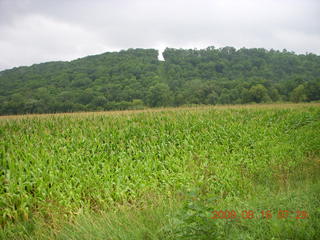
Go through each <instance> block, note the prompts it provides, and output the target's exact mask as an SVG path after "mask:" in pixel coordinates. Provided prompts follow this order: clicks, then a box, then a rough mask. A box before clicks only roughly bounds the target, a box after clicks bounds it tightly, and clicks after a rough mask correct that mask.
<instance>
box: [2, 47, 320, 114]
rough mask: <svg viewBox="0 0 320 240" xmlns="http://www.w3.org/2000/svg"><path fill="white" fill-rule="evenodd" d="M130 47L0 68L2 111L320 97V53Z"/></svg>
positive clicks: (315, 98)
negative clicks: (161, 51) (159, 56)
mask: <svg viewBox="0 0 320 240" xmlns="http://www.w3.org/2000/svg"><path fill="white" fill-rule="evenodd" d="M163 57H164V60H165V61H159V60H158V51H157V50H155V49H128V50H122V51H119V52H107V53H104V54H100V55H95V56H88V57H84V58H80V59H77V60H73V61H70V62H48V63H42V64H36V65H32V66H30V67H18V68H13V69H10V70H5V71H2V72H0V114H1V115H6V114H22V113H55V112H72V111H95V110H122V109H140V108H144V107H161V106H181V105H186V104H187V105H189V104H245V103H268V102H279V101H291V102H309V101H317V100H320V56H318V55H315V54H311V53H309V54H300V55H298V54H295V53H294V52H288V51H286V50H283V51H276V50H266V49H263V48H253V49H247V48H241V49H238V50H237V49H235V48H233V47H224V48H218V49H217V48H215V47H208V48H206V49H200V50H198V49H174V48H166V49H165V51H164V52H163Z"/></svg>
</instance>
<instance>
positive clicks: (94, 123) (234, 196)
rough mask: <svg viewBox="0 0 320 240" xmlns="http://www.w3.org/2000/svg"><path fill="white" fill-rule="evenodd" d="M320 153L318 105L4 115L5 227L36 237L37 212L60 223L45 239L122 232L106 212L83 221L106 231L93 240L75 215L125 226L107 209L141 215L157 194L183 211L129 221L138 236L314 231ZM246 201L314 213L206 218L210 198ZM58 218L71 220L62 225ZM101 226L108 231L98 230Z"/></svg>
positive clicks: (0, 179) (7, 232)
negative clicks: (269, 217)
mask: <svg viewBox="0 0 320 240" xmlns="http://www.w3.org/2000/svg"><path fill="white" fill-rule="evenodd" d="M319 156H320V105H319V104H313V105H312V104H296V105H295V104H292V105H290V104H289V105H265V106H264V105H253V106H242V107H241V106H233V107H202V108H178V109H158V110H156V111H151V110H150V111H137V112H135V111H132V112H112V113H83V114H81V113H78V114H77V113H75V114H58V115H38V116H37V115H35V116H17V117H1V118H0V171H1V172H0V194H1V195H0V225H1V229H2V230H1V229H0V231H1V234H0V237H2V238H8V237H9V236H10V237H11V238H17V239H20V238H21V239H26V238H31V239H34V238H35V236H38V237H39V236H40V232H39V231H42V230H39V229H40V228H38V227H37V224H40V223H39V222H40V220H41V226H43V224H46V226H47V227H48V229H54V233H51V234H53V235H50V238H53V236H54V237H56V238H57V239H102V237H104V239H125V237H123V236H124V235H121V234H120V233H119V234H118V233H117V234H118V235H114V234H116V233H115V232H112V230H109V232H108V231H106V230H105V229H107V227H106V226H103V224H102V225H101V221H100V222H98V223H96V224H93V223H92V225H90V224H91V223H90V224H89V223H87V225H88V226H90V227H88V229H91V230H92V229H95V233H99V234H101V235H97V236H95V237H96V238H95V237H93V235H90V234H89V232H85V233H83V232H81V231H85V230H83V229H85V228H81V229H82V230H81V231H80V230H79V229H77V228H75V227H74V226H75V225H74V222H77V221H80V222H82V223H84V222H86V221H85V220H83V219H82V220H77V219H78V218H83V215H84V214H89V215H90V214H91V216H92V214H98V215H99V217H100V220H101V218H104V219H106V218H108V217H109V218H111V219H117V221H118V222H117V223H118V225H117V224H116V223H112V224H114V225H117V226H118V227H119V226H121V223H119V222H121V221H123V222H125V221H127V220H128V219H126V218H125V217H124V216H122V217H121V216H118V217H116V216H114V215H112V214H116V212H117V211H118V210H119V209H120V208H122V207H123V206H126V208H127V209H131V208H132V209H135V210H134V211H135V212H136V213H137V214H140V213H141V212H143V211H147V210H145V209H153V210H152V211H154V215H156V212H157V210H156V208H157V209H158V208H159V207H161V206H160V205H161V204H162V205H166V206H169V205H170V204H169V202H175V203H174V207H172V209H174V210H176V212H175V211H169V210H163V211H164V212H162V213H161V214H164V216H169V215H170V214H166V212H165V211H167V212H170V213H172V214H173V215H174V217H168V218H167V219H165V217H164V218H163V219H158V218H157V219H153V218H151V219H153V220H150V221H159V224H157V226H158V228H157V227H153V229H151V230H150V229H147V228H148V224H147V223H145V221H146V219H148V218H144V220H143V221H144V225H142V223H141V222H140V223H139V224H140V225H138V227H137V226H136V225H134V224H133V223H132V226H134V228H135V229H134V231H138V230H137V229H140V231H144V234H145V235H143V236H146V237H145V238H140V239H164V238H165V237H167V238H172V239H208V238H206V237H203V238H200V236H201V234H204V233H203V231H206V232H205V234H204V236H209V234H211V233H212V234H215V235H214V236H221V238H220V239H227V236H232V233H233V231H234V230H230V229H231V228H230V229H229V227H228V226H229V225H230V224H234V225H233V226H235V228H238V230H237V235H236V236H238V237H239V239H250V238H245V237H244V238H241V235H239V234H240V233H241V234H242V233H245V232H248V231H249V233H250V234H249V235H248V236H258V235H254V234H259V233H262V232H263V231H264V232H265V233H263V235H261V236H263V237H262V238H260V239H263V238H264V237H266V239H271V237H275V238H274V239H283V238H282V237H286V236H289V235H290V234H293V235H290V236H291V237H292V238H290V239H316V237H318V236H320V233H319V232H320V229H317V228H318V227H320V225H319V224H318V223H316V222H320V203H319V201H318V202H317V201H316V200H315V199H318V197H319V196H320V187H319V179H320V178H319V175H318V174H319V172H320V171H319V168H320V157H319ZM309 188H310V189H309ZM306 192H307V193H308V194H306ZM281 194H282V195H281ZM269 198H270V199H271V198H272V199H271V200H270V202H269V201H267V200H266V199H269ZM190 199H192V200H190ZM190 201H191V202H192V204H193V205H192V206H191V205H190ZM261 201H262V202H261ZM249 204H252V205H251V207H255V208H257V209H260V208H261V207H264V208H265V209H270V208H272V209H273V210H277V209H287V208H288V207H290V206H291V207H295V209H294V210H300V209H301V210H302V209H303V210H306V211H308V213H309V218H308V219H303V220H300V221H297V220H296V219H294V220H290V221H287V222H280V223H279V222H278V221H277V220H275V219H274V220H272V221H271V220H270V221H269V222H268V223H266V222H264V223H263V220H255V221H248V220H247V221H246V222H243V221H239V222H229V221H227V220H222V219H221V220H219V221H215V220H213V219H210V217H209V216H210V211H213V210H214V209H213V208H216V209H217V208H219V209H221V208H222V209H228V208H229V207H233V208H238V209H239V210H243V209H244V207H249ZM276 204H278V205H276ZM168 208H169V207H168ZM210 209H211V210H210ZM132 211H133V210H132ZM134 211H133V212H134ZM139 211H140V212H139ZM190 211H191V212H192V214H190ZM101 214H106V215H105V217H102V216H103V215H101ZM148 214H149V216H150V211H149V213H148ZM158 214H159V213H158ZM201 214H204V215H201ZM151 215H152V214H151ZM170 216H171V215H170ZM89 218H90V217H87V219H89ZM141 218H142V217H141ZM173 218H174V219H176V221H172V219H173ZM62 219H63V220H62ZM95 219H98V217H97V218H95ZM137 219H138V217H137ZM139 219H140V218H139ZM59 221H61V222H62V221H64V222H65V221H67V222H68V223H70V224H73V225H70V226H69V227H68V228H67V230H66V229H64V228H63V227H61V226H60V225H59ZM88 221H89V220H88ZM96 221H98V220H96ZM110 221H111V220H110ZM136 221H138V220H136ZM141 221H142V220H141ZM207 221H208V222H207ZM71 222H72V223H71ZM177 222H178V223H177ZM78 224H80V223H79V222H78ZM99 224H100V225H101V227H100V230H101V229H104V230H103V231H102V230H101V231H102V232H101V231H100V230H99V227H97V228H95V227H96V226H98V225H99ZM112 224H111V223H110V224H109V225H108V226H111V225H112ZM228 224H229V225H228ZM316 224H318V225H316ZM149 225H150V226H151V225H152V224H151V223H150V222H149ZM207 225H208V229H209V230H208V229H207V230H203V228H205V226H207ZM30 226H31V227H30ZM94 226H95V227H94ZM139 226H140V227H139ZM142 226H144V227H142ZM164 226H165V227H164ZM160 228H161V229H160ZM309 228H310V229H309ZM110 229H111V228H110ZM228 229H229V230H228ZM232 229H233V228H232ZM250 229H255V230H254V231H255V232H250V231H251V230H250ZM257 229H260V230H257ZM191 230H192V231H191ZM52 231H53V230H52ZM88 231H89V230H88ZM104 231H106V232H104ZM121 231H122V233H123V232H125V231H126V230H123V229H122V230H120V232H121ZM230 231H231V232H230ZM259 231H260V232H259ZM306 231H309V232H308V234H306ZM310 231H311V232H310ZM268 233H269V234H270V235H268ZM46 234H47V235H46V236H49V233H48V232H46ZM77 234H82V235H81V237H80V235H77ZM86 234H87V235H86ZM88 234H89V235H88ZM128 234H129V233H128ZM130 234H131V236H133V233H132V232H131V233H130ZM219 234H220V235H219ZM281 234H285V235H284V236H283V235H281ZM286 234H287V235H286ZM43 236H44V235H41V237H39V239H40V238H41V239H42V238H44V237H43ZM85 236H87V237H85ZM88 236H91V237H88ZM121 236H122V237H121ZM137 236H138V235H137ZM139 236H140V235H139ZM192 236H193V238H192ZM243 236H245V235H243ZM243 236H242V237H243ZM100 237H101V238H100ZM269 237H270V238H269ZM131 239H139V237H137V238H134V237H133V238H131ZM230 239H236V237H234V238H231V237H230ZM252 239H257V238H252Z"/></svg>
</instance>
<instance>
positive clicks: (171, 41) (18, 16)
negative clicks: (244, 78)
mask: <svg viewBox="0 0 320 240" xmlns="http://www.w3.org/2000/svg"><path fill="white" fill-rule="evenodd" d="M167 46H168V47H176V48H205V47H207V46H215V47H224V46H233V47H236V48H241V47H247V48H252V47H264V48H267V49H271V48H273V49H278V50H282V49H284V48H286V49H287V50H288V51H294V52H297V53H306V52H312V53H316V54H318V55H320V0H192V1H191V0H0V70H3V69H7V68H12V67H17V66H21V65H32V64H34V63H41V62H46V61H56V60H72V59H75V58H79V57H84V56H87V55H92V54H99V53H103V52H109V51H117V50H121V49H127V48H157V49H160V50H163V49H164V48H165V47H167Z"/></svg>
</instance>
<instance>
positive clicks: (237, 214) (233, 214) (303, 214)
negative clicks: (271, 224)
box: [210, 209, 309, 220]
mask: <svg viewBox="0 0 320 240" xmlns="http://www.w3.org/2000/svg"><path fill="white" fill-rule="evenodd" d="M210 218H211V219H235V218H241V219H248V220H250V219H272V218H277V219H296V220H303V219H307V218H309V213H308V211H306V210H286V209H281V210H276V211H275V210H267V209H266V210H261V211H258V210H255V211H254V210H242V211H235V210H214V211H212V212H211V217H210Z"/></svg>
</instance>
